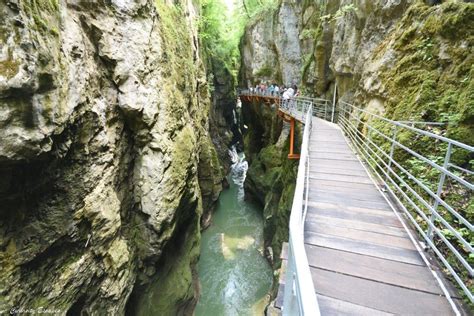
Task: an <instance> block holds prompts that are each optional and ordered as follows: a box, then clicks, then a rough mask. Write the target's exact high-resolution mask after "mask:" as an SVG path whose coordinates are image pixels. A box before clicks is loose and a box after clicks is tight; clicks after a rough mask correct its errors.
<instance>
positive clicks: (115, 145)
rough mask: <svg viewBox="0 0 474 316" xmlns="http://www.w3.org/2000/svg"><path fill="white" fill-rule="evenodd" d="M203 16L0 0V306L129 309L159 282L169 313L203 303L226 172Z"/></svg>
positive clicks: (169, 9) (177, 6) (146, 4)
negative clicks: (199, 271)
mask: <svg viewBox="0 0 474 316" xmlns="http://www.w3.org/2000/svg"><path fill="white" fill-rule="evenodd" d="M195 17H196V9H195V7H194V5H193V3H192V2H191V1H187V0H182V1H178V2H174V3H168V2H165V1H162V0H158V1H156V2H155V1H151V0H140V1H118V0H117V1H116V0H112V1H97V2H90V1H59V2H58V1H55V0H26V1H15V0H9V1H3V2H0V20H1V21H2V25H1V26H0V265H1V267H2V269H1V271H0V310H8V309H10V308H12V307H14V306H19V307H23V308H35V307H42V306H43V307H48V308H55V309H59V310H61V312H62V313H65V312H67V311H71V312H75V313H78V312H81V311H83V312H87V313H91V314H105V313H108V314H123V313H124V311H125V305H126V303H127V300H128V298H129V296H130V294H131V293H132V291H133V290H134V289H136V290H135V291H134V295H133V296H134V297H140V295H139V294H140V291H141V290H143V288H145V287H146V284H147V283H148V282H149V281H150V280H152V279H153V280H156V278H158V279H159V281H160V282H159V284H162V285H163V289H164V290H163V293H164V294H163V297H162V302H160V304H161V305H160V306H161V307H162V311H163V313H179V312H186V311H188V312H189V311H190V310H191V309H192V308H193V300H194V298H195V290H194V289H195V287H193V286H192V284H193V282H194V281H195V280H194V279H195V273H194V264H195V262H196V260H197V257H198V253H199V251H198V249H199V220H200V215H201V213H202V205H203V198H204V201H205V203H206V205H210V204H212V202H213V201H215V199H216V198H217V195H218V191H219V190H220V183H221V180H222V174H221V171H220V166H219V163H218V161H217V158H216V151H215V149H214V146H213V144H212V142H211V140H210V136H209V133H208V129H209V126H208V124H209V122H208V120H209V119H208V113H209V108H210V97H209V93H208V88H207V85H206V77H205V71H204V68H203V64H202V62H201V59H200V54H199V47H198V40H197V34H196V32H197V31H196V26H195ZM201 188H203V189H202V190H201ZM177 258H178V259H179V264H173V263H174V262H173V260H178V259H177ZM174 275H181V276H182V278H181V279H180V280H181V281H180V283H178V284H171V283H173V282H172V281H173V279H172V278H173V276H174ZM170 279H171V281H170ZM166 289H172V290H169V291H168V292H167V291H166ZM167 293H168V294H169V295H167ZM137 300H138V298H137ZM129 308H130V309H131V310H133V309H134V306H129Z"/></svg>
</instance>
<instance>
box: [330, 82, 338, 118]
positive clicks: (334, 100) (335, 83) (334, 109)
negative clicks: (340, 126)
mask: <svg viewBox="0 0 474 316" xmlns="http://www.w3.org/2000/svg"><path fill="white" fill-rule="evenodd" d="M336 93H337V82H334V95H333V96H332V113H331V122H332V123H334V113H335V112H336Z"/></svg>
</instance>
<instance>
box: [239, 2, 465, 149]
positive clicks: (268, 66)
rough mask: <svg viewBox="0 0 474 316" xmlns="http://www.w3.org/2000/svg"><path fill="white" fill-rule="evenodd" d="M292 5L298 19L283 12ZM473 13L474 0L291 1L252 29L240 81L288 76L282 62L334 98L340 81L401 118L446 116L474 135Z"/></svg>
mask: <svg viewBox="0 0 474 316" xmlns="http://www.w3.org/2000/svg"><path fill="white" fill-rule="evenodd" d="M431 3H440V4H439V5H431ZM288 8H292V12H293V14H290V15H288V14H287V15H286V20H285V21H286V22H285V23H286V24H288V23H290V24H291V25H289V26H288V25H285V23H283V22H282V20H281V19H280V18H279V17H280V16H281V15H282V12H285V10H288ZM473 17H474V4H473V3H470V1H422V0H383V1H350V0H336V1H327V0H318V1H302V2H298V1H292V0H285V1H283V2H282V3H281V5H280V7H279V8H278V10H276V11H275V12H273V14H263V15H262V16H261V17H260V18H258V19H256V21H255V22H254V23H253V24H251V25H250V26H249V27H248V28H247V30H246V33H245V35H244V38H243V41H242V45H241V46H242V60H243V63H244V64H245V65H246V66H244V67H243V68H242V71H241V77H240V84H241V85H244V86H246V85H249V84H253V83H255V82H259V81H260V80H269V79H270V80H276V81H277V82H278V83H280V84H288V81H289V80H288V78H289V77H288V76H285V75H281V73H282V70H283V69H287V68H289V67H290V68H294V69H297V70H298V72H296V73H295V75H293V76H290V77H291V78H292V80H294V81H296V82H297V83H300V87H302V88H303V89H304V94H305V95H314V96H322V97H326V98H332V96H333V93H334V85H335V84H337V89H338V92H337V99H343V100H345V101H349V102H356V103H357V104H360V105H361V106H363V107H368V108H369V109H370V110H371V111H375V112H379V113H382V112H383V113H384V115H385V116H387V117H389V118H393V119H396V120H415V121H446V122H449V123H450V124H448V127H447V128H446V134H447V136H449V137H453V138H455V139H459V140H461V141H463V142H467V143H470V142H472V137H469V136H468V135H472V133H473V132H474V130H473V125H472V120H473V117H474V116H473V113H472V111H471V110H470V109H472V108H473V103H472V102H473V101H472V96H473V93H474V87H473V82H474V80H472V78H473V73H472V72H473V70H472V64H473V58H474V54H473V48H472V47H473V45H474V40H473V38H474V34H473V31H472V30H473V23H474V22H473V21H474V18H473ZM289 21H291V22H289ZM294 25H296V27H295V26H294ZM279 29H284V30H285V32H286V34H285V36H283V37H282V36H281V35H282V34H283V33H282V32H276V31H275V30H279ZM461 34H463V35H461ZM295 39H298V41H296V42H294V40H295ZM285 41H287V42H293V43H292V44H291V48H290V49H286V50H284V52H285V53H286V54H287V55H282V53H281V49H278V47H282V45H281V43H284V42H285ZM288 55H291V56H292V58H290V59H289V58H288V57H287V56H288ZM295 60H299V62H295ZM470 138H471V139H470Z"/></svg>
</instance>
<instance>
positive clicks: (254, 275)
mask: <svg viewBox="0 0 474 316" xmlns="http://www.w3.org/2000/svg"><path fill="white" fill-rule="evenodd" d="M238 160H239V161H238V162H237V163H235V164H234V165H233V167H232V170H231V173H230V175H229V178H228V180H229V183H230V187H229V189H227V190H225V191H223V192H222V193H221V196H220V197H219V201H218V206H217V210H216V212H215V214H214V216H213V223H212V224H211V226H210V227H209V228H208V229H207V230H205V231H204V232H203V234H202V239H201V257H200V259H199V263H198V273H199V279H200V284H201V297H200V299H199V302H198V304H197V307H196V315H197V316H201V315H202V316H218V315H239V316H240V315H263V310H264V308H265V305H266V304H267V300H268V295H267V293H268V292H269V291H270V287H271V285H272V270H271V267H270V265H269V264H268V262H267V261H266V260H265V258H264V257H263V255H262V253H263V219H262V216H261V209H260V208H259V207H258V206H257V205H255V204H253V203H251V202H249V201H245V200H244V189H243V182H244V180H245V173H246V171H247V162H246V161H244V160H243V158H242V157H239V159H238Z"/></svg>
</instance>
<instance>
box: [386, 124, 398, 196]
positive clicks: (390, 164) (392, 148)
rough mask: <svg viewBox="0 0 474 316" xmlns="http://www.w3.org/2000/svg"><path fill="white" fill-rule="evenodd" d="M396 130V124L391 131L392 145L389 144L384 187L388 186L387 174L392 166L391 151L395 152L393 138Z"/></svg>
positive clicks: (395, 135)
mask: <svg viewBox="0 0 474 316" xmlns="http://www.w3.org/2000/svg"><path fill="white" fill-rule="evenodd" d="M397 132H398V125H395V126H393V132H392V146H390V155H389V158H388V164H387V175H386V176H385V187H387V186H388V177H389V176H388V175H389V174H390V168H391V167H392V160H393V153H394V152H395V146H396V144H395V139H396V138H397Z"/></svg>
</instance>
